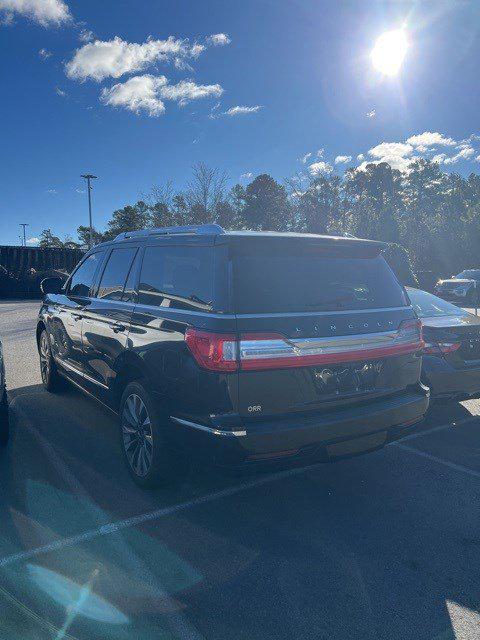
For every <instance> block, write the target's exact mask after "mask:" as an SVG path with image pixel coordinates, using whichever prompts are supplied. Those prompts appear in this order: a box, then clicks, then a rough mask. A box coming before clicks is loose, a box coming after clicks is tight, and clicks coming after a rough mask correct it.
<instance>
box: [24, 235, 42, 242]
mask: <svg viewBox="0 0 480 640" xmlns="http://www.w3.org/2000/svg"><path fill="white" fill-rule="evenodd" d="M39 242H40V238H37V237H36V236H33V237H32V238H28V240H27V244H38V243H39Z"/></svg>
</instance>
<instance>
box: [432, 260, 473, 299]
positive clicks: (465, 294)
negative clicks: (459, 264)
mask: <svg viewBox="0 0 480 640" xmlns="http://www.w3.org/2000/svg"><path fill="white" fill-rule="evenodd" d="M434 291H435V294H436V295H437V296H439V297H440V298H443V299H444V300H449V301H450V302H454V303H456V304H459V305H461V306H464V307H465V306H471V307H473V306H476V305H478V304H479V302H480V269H466V270H465V271H461V272H460V273H459V274H457V275H456V276H452V277H451V278H444V279H442V280H438V282H437V284H436V285H435V289H434Z"/></svg>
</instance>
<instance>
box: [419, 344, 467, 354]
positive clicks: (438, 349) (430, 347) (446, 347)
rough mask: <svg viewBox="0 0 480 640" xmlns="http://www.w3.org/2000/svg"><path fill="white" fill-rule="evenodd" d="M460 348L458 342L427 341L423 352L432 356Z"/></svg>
mask: <svg viewBox="0 0 480 640" xmlns="http://www.w3.org/2000/svg"><path fill="white" fill-rule="evenodd" d="M459 348H460V342H427V343H426V344H425V347H424V348H423V353H425V354H427V355H432V356H444V355H446V354H447V353H452V352H453V351H456V350H457V349H459Z"/></svg>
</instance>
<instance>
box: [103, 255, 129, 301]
mask: <svg viewBox="0 0 480 640" xmlns="http://www.w3.org/2000/svg"><path fill="white" fill-rule="evenodd" d="M135 253H136V248H125V249H114V250H113V251H112V253H111V254H110V257H109V258H108V262H107V264H106V266H105V269H104V271H103V274H102V278H101V280H100V285H99V287H98V292H97V298H104V299H107V300H122V296H123V290H124V287H125V281H126V279H127V276H128V273H129V271H130V267H131V265H132V261H133V258H134V256H135Z"/></svg>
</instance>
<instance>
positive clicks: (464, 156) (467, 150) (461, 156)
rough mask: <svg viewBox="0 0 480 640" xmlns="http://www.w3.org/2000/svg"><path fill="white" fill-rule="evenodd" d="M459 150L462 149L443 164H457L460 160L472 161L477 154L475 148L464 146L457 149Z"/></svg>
mask: <svg viewBox="0 0 480 640" xmlns="http://www.w3.org/2000/svg"><path fill="white" fill-rule="evenodd" d="M458 148H460V151H458V153H456V154H455V155H454V156H451V157H450V158H445V159H444V161H443V164H456V163H457V162H459V161H460V160H470V158H471V157H472V156H473V155H474V154H475V150H474V149H473V147H470V146H463V147H457V149H458Z"/></svg>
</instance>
